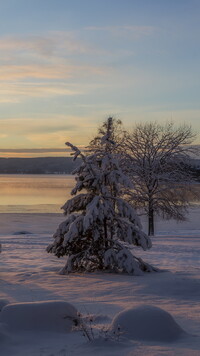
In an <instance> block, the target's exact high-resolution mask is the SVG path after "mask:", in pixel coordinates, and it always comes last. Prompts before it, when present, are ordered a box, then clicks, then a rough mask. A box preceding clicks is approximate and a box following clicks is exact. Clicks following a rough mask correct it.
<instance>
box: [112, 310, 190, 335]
mask: <svg viewBox="0 0 200 356" xmlns="http://www.w3.org/2000/svg"><path fill="white" fill-rule="evenodd" d="M111 330H112V331H113V332H115V333H117V332H119V331H120V332H124V336H125V337H128V338H130V339H134V340H144V341H160V342H163V341H164V342H166V341H167V342H171V341H175V340H177V339H178V338H180V337H181V336H183V335H184V334H185V335H186V332H185V331H184V330H183V329H182V328H181V327H180V326H179V325H178V324H177V323H176V321H175V320H174V319H173V317H172V316H171V314H169V313H168V312H166V311H165V310H163V309H161V308H157V307H153V306H149V305H144V306H140V307H137V308H132V309H127V310H124V311H122V312H120V313H119V314H117V315H116V316H115V317H114V319H113V322H112V324H111Z"/></svg>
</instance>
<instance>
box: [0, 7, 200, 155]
mask: <svg viewBox="0 0 200 356" xmlns="http://www.w3.org/2000/svg"><path fill="white" fill-rule="evenodd" d="M199 19H200V1H198V0H168V1H166V0H101V1H100V0H26V1H25V0H12V1H11V0H7V1H6V2H0V81H1V83H0V127H1V130H0V156H3V155H6V153H5V150H7V149H12V150H13V149H16V150H19V149H23V150H24V149H26V148H27V149H29V150H30V149H40V148H45V149H47V148H62V147H64V142H65V141H71V142H72V143H74V144H76V145H85V144H87V143H88V142H89V140H90V139H91V138H92V137H93V135H94V134H95V132H96V128H97V127H98V126H99V125H100V124H101V123H102V121H103V120H104V119H105V118H106V117H107V116H108V115H113V116H115V117H116V118H120V119H121V120H122V121H123V123H124V125H125V126H127V127H131V126H133V125H134V123H138V122H145V121H150V120H151V121H152V120H153V121H155V120H157V121H158V122H160V123H164V122H166V120H171V119H172V120H173V121H175V122H176V123H177V124H178V125H179V124H181V123H188V124H191V125H192V127H193V129H194V131H195V132H199V131H200V100H199V96H200V68H199V66H200V65H199V63H200V21H199ZM198 142H200V140H199V141H198ZM1 149H2V150H4V152H3V151H2V152H1ZM45 154H46V153H45ZM10 155H12V156H13V155H14V153H13V152H12V153H10ZM16 155H19V152H16ZM36 155H38V151H37V154H36Z"/></svg>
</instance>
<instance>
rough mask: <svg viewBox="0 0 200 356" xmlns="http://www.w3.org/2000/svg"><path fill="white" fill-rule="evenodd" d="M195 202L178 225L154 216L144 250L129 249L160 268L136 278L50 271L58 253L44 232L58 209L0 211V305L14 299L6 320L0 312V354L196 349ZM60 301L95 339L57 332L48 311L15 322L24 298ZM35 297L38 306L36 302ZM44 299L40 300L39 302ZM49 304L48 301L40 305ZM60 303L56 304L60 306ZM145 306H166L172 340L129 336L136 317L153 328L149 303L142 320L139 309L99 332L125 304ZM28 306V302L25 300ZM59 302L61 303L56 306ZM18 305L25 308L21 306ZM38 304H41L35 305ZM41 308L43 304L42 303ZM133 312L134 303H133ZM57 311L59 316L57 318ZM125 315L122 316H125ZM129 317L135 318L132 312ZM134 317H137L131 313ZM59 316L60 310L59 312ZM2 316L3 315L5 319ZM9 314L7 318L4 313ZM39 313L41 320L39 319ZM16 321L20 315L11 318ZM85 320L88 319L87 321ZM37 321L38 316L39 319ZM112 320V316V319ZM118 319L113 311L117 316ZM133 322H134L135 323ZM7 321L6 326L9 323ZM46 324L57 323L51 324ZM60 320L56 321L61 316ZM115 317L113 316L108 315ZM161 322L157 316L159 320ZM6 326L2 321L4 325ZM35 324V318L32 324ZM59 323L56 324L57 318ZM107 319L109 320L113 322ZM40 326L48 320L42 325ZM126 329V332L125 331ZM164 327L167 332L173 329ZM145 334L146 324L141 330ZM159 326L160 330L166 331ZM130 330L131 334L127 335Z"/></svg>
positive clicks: (129, 355)
mask: <svg viewBox="0 0 200 356" xmlns="http://www.w3.org/2000/svg"><path fill="white" fill-rule="evenodd" d="M199 216H200V208H198V207H197V208H196V209H194V210H192V211H191V213H190V216H189V218H190V220H189V221H188V222H185V223H183V224H176V223H175V222H172V221H168V222H159V221H158V222H157V226H156V229H157V232H158V235H157V236H156V237H154V238H153V247H152V249H151V250H150V251H146V252H142V251H140V249H138V251H137V250H136V251H137V252H136V253H137V255H138V256H141V257H142V258H143V259H144V260H145V261H147V262H149V263H151V264H153V265H154V266H157V267H159V268H160V269H162V270H163V272H160V273H151V274H144V275H143V276H137V277H133V276H127V275H115V274H108V273H106V274H102V273H91V274H71V275H67V276H66V275H65V276H63V275H62V276H61V275H59V274H58V271H59V269H60V268H61V267H63V265H64V259H57V258H56V257H54V256H52V255H49V254H47V253H46V251H45V248H46V246H47V245H48V244H49V241H50V238H51V235H52V233H53V232H54V231H55V229H56V227H57V225H58V223H59V222H61V221H62V220H63V216H62V215H60V214H0V226H1V234H0V242H1V243H2V252H1V255H0V265H1V269H0V308H1V306H3V305H4V304H6V301H7V302H8V303H22V304H21V305H20V306H18V307H16V308H17V310H16V308H15V307H14V308H13V310H14V313H13V312H9V313H7V314H8V315H9V318H8V317H6V316H5V311H4V317H2V315H3V312H0V355H1V356H69V355H76V356H77V355H88V356H93V355H102V356H107V355H115V356H123V355H126V356H136V355H147V356H150V355H156V356H161V355H162V356H163V355H183V356H193V355H199V354H200V257H199V256H200V221H199ZM42 301H63V302H68V303H71V304H72V305H73V306H74V307H75V308H76V309H77V310H78V311H79V312H80V313H81V314H82V315H83V317H84V318H85V319H86V322H87V325H89V326H91V328H92V331H93V332H94V336H95V339H94V340H93V341H91V342H89V341H88V340H87V338H86V337H84V336H83V332H82V331H79V330H75V331H73V332H69V331H67V330H66V331H64V329H63V330H62V328H61V329H60V328H59V321H58V319H57V318H56V317H55V315H54V316H53V317H52V318H51V317H50V314H49V313H51V312H52V310H51V309H49V311H48V316H45V315H46V314H45V313H41V312H40V311H39V312H36V311H35V310H36V309H34V308H35V306H34V304H33V309H31V310H32V313H30V315H32V317H33V315H34V316H35V318H36V319H37V315H38V314H37V313H39V317H40V318H41V321H42V325H43V326H44V328H43V330H42V326H41V328H38V330H37V329H35V328H32V327H31V325H32V320H31V321H30V328H29V330H26V331H24V329H23V328H20V327H19V326H20V325H23V321H24V317H25V315H26V323H27V320H28V314H26V310H27V309H26V307H27V306H26V305H25V304H24V303H27V302H29V303H35V302H42ZM42 305H43V304H41V303H39V308H42ZM45 305H46V304H45ZM48 305H49V306H51V308H53V310H55V305H57V304H55V303H52V304H51V303H50V304H48ZM63 305H64V304H62V308H64V306H63ZM143 305H145V306H147V305H149V306H151V307H152V306H153V307H159V308H162V309H164V310H165V311H167V312H169V313H170V314H171V315H172V317H173V318H174V320H175V321H176V323H177V324H178V325H179V326H180V327H181V328H182V329H183V330H184V331H185V332H186V333H185V334H183V335H182V337H180V338H177V339H175V340H173V341H171V340H167V341H163V340H161V339H162V338H160V337H159V332H158V338H156V340H155V337H154V338H151V334H150V337H149V339H148V340H147V339H145V338H144V339H141V338H139V339H138V338H137V337H134V335H136V334H137V333H134V328H137V325H138V328H139V327H140V328H141V324H142V321H143V323H145V325H146V324H148V325H149V329H152V328H154V329H155V330H156V312H155V313H154V309H152V308H150V309H147V310H150V314H149V315H150V317H149V318H150V319H146V318H148V315H147V316H145V315H144V312H143V310H146V309H145V308H141V309H139V310H140V313H141V318H140V314H134V313H135V311H134V312H133V313H132V314H129V316H130V315H133V317H132V319H134V320H133V324H131V323H132V321H130V320H129V319H130V318H129V319H128V318H127V319H126V318H125V321H126V322H127V328H129V330H128V329H127V330H128V331H127V332H125V333H124V334H122V335H121V329H120V332H119V334H120V335H116V336H114V335H113V333H112V332H110V333H109V336H108V337H106V336H105V334H106V333H105V332H104V331H103V330H105V328H107V327H109V325H111V324H112V320H113V318H115V319H114V320H116V315H117V314H118V313H119V312H122V311H123V310H125V309H127V308H137V307H139V306H143ZM28 308H29V310H30V308H32V304H30V305H29V307H28ZM62 308H61V309H62ZM24 310H25V311H24ZM38 310H41V309H38ZM42 310H43V308H42ZM136 310H137V309H136ZM62 315H63V314H62V310H61V317H62ZM125 315H126V314H125ZM136 315H137V317H136ZM138 315H139V316H138ZM63 317H64V316H63ZM6 318H8V319H6ZM12 318H13V319H12ZM45 318H47V320H46V323H45V321H44V319H45ZM16 319H20V320H18V321H17V320H16ZM89 319H91V321H88V320H89ZM39 320H40V319H39ZM117 320H118V319H117ZM119 320H121V319H120V317H119ZM140 320H141V321H140ZM9 323H10V326H9ZM50 323H55V324H56V323H58V325H57V327H56V325H54V327H53V326H52V325H50ZM62 323H63V319H62ZM114 323H115V321H114ZM161 323H162V325H163V324H164V323H165V318H164V319H163V321H162V322H161ZM6 324H7V325H6ZM34 325H35V324H34ZM62 325H63V324H62ZM113 325H114V324H113ZM45 326H48V327H47V328H46V329H45ZM130 329H131V331H130ZM173 330H174V329H173V327H172V331H173ZM145 332H147V334H148V329H147V330H146V331H145ZM166 332H167V331H166ZM130 335H131V336H130Z"/></svg>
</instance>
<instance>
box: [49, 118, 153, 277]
mask: <svg viewBox="0 0 200 356" xmlns="http://www.w3.org/2000/svg"><path fill="white" fill-rule="evenodd" d="M111 120H112V119H111V118H109V119H108V128H107V132H106V134H105V135H104V136H102V139H101V147H99V148H97V149H96V150H95V152H93V153H92V154H90V155H88V156H84V155H83V154H82V153H81V152H80V151H79V149H78V148H77V147H75V146H73V145H72V144H70V143H66V145H67V146H69V147H71V148H72V150H73V151H74V153H73V154H74V159H76V158H77V157H78V156H80V157H81V159H82V165H81V166H80V167H79V168H77V169H76V170H75V171H74V172H73V173H74V174H76V186H75V187H74V189H73V190H72V192H71V194H72V195H74V197H73V198H72V199H70V200H68V201H67V202H66V203H65V204H64V206H63V207H62V209H63V210H64V214H65V215H66V217H67V218H66V220H65V221H64V222H63V223H61V224H60V226H59V227H58V229H57V231H56V233H55V234H54V242H53V243H52V244H50V245H49V246H48V247H47V252H51V253H54V254H55V255H56V256H57V257H61V256H65V255H66V256H67V257H68V258H67V263H66V265H65V267H64V268H63V269H62V270H61V272H60V273H61V274H65V273H70V272H76V271H79V272H80V271H95V270H108V271H115V272H125V273H129V274H134V275H138V274H141V273H142V271H147V272H150V271H153V270H155V269H154V268H153V267H152V266H150V265H149V264H147V263H145V262H143V261H142V260H141V259H140V258H137V257H136V256H134V255H133V254H132V251H131V249H132V247H133V245H135V246H138V247H142V248H143V249H144V250H146V249H148V248H150V247H151V241H150V238H149V237H148V236H147V235H146V234H145V233H144V232H142V231H141V225H140V222H139V218H138V217H137V215H136V213H135V211H134V209H133V208H132V207H131V206H130V205H129V203H127V202H126V201H125V200H124V199H123V194H124V193H125V190H126V189H129V188H131V182H130V181H129V179H128V178H127V177H126V176H125V175H124V174H123V173H122V171H121V170H120V168H119V165H118V161H117V156H116V155H115V154H114V152H113V147H114V142H113V141H111V140H110V127H111V124H112V122H111ZM111 147H112V149H111ZM81 191H82V193H79V192H81Z"/></svg>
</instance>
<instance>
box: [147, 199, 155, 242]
mask: <svg viewBox="0 0 200 356" xmlns="http://www.w3.org/2000/svg"><path fill="white" fill-rule="evenodd" d="M148 220H149V221H148V235H149V236H154V210H153V207H152V206H151V205H149V214H148Z"/></svg>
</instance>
